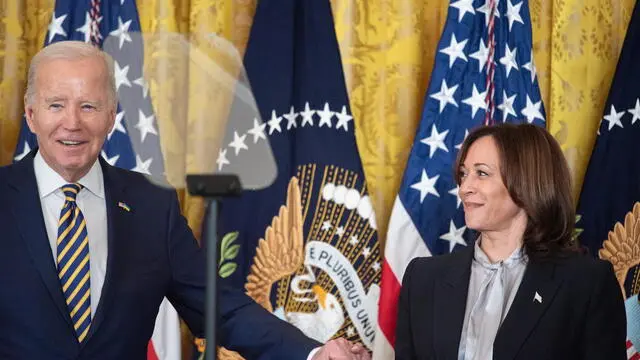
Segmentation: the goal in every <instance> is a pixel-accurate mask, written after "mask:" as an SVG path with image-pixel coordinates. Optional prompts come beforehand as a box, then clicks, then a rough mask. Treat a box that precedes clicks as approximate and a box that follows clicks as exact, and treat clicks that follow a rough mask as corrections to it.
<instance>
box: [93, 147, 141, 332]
mask: <svg viewBox="0 0 640 360" xmlns="http://www.w3.org/2000/svg"><path fill="white" fill-rule="evenodd" d="M100 164H101V165H102V173H103V176H104V188H105V205H106V208H107V222H108V224H107V238H108V250H107V251H108V255H107V271H106V274H105V279H104V284H103V285H102V295H101V297H100V301H99V303H98V308H97V309H96V313H95V315H94V316H93V319H92V320H91V327H90V329H89V334H88V335H87V338H86V339H85V341H84V343H85V344H86V343H87V342H88V341H89V340H90V339H91V337H92V336H93V334H95V333H96V331H97V330H98V328H99V327H100V325H101V324H102V323H103V321H104V318H105V316H106V314H108V313H109V307H110V304H111V303H112V301H113V297H114V293H115V292H116V291H115V287H116V286H117V283H118V278H119V269H120V266H119V265H118V262H119V260H120V258H121V256H120V254H121V251H124V250H123V249H122V244H126V242H127V241H126V237H127V234H128V231H127V230H128V229H130V227H131V226H132V223H131V213H129V212H127V211H124V210H123V209H122V208H120V207H119V206H118V203H119V202H120V201H125V195H126V194H125V182H124V181H123V180H122V179H120V177H119V176H118V173H117V172H116V171H115V169H114V168H113V167H111V166H110V165H108V164H106V163H105V162H104V160H103V159H102V158H100Z"/></svg>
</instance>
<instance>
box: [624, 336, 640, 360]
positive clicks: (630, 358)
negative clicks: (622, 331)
mask: <svg viewBox="0 0 640 360" xmlns="http://www.w3.org/2000/svg"><path fill="white" fill-rule="evenodd" d="M627 360H640V353H639V352H638V350H636V348H635V347H634V346H633V343H632V342H631V340H629V339H627Z"/></svg>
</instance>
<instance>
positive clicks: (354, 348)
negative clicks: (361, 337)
mask: <svg viewBox="0 0 640 360" xmlns="http://www.w3.org/2000/svg"><path fill="white" fill-rule="evenodd" d="M312 360H371V355H369V352H368V351H367V349H366V348H365V347H364V346H362V345H360V344H355V345H354V344H352V343H351V342H349V341H348V340H346V339H343V338H340V339H334V340H330V341H329V342H327V343H326V344H324V346H323V347H321V348H320V351H318V352H317V353H316V354H315V355H314V356H313V358H312Z"/></svg>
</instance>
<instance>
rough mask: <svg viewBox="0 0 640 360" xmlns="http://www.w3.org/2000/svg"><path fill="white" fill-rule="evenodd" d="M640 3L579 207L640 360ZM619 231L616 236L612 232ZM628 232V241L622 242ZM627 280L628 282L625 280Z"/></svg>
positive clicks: (587, 240)
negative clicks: (611, 274)
mask: <svg viewBox="0 0 640 360" xmlns="http://www.w3.org/2000/svg"><path fill="white" fill-rule="evenodd" d="M638 61H640V3H636V6H635V9H634V10H633V14H632V16H631V21H630V23H629V26H628V28H627V35H626V37H625V39H624V43H623V45H622V52H621V53H620V58H619V59H618V66H617V68H616V74H615V76H614V78H613V82H612V83H611V88H610V90H609V97H608V99H607V103H606V105H605V108H604V114H603V116H602V122H601V123H600V127H599V129H598V137H597V139H596V143H595V146H594V148H593V152H592V153H591V158H590V159H589V166H588V168H587V173H586V175H585V178H584V185H583V187H582V193H581V194H580V202H579V204H578V215H579V216H580V220H579V221H578V227H579V228H580V230H579V231H580V237H579V239H580V242H581V243H582V244H583V245H585V246H587V247H588V248H589V250H590V252H591V254H592V255H593V256H600V257H601V258H603V259H605V260H608V261H610V262H611V263H612V264H613V268H614V270H615V271H616V274H617V275H618V276H620V278H619V279H618V280H619V281H620V282H621V285H622V289H623V290H624V294H625V297H626V300H625V304H626V312H627V338H628V341H627V357H628V358H629V359H634V360H640V353H638V350H639V349H638V347H639V346H640V303H639V301H638V296H639V295H638V294H639V293H640V252H639V251H637V250H634V249H638V248H640V238H638V237H637V236H634V235H633V234H634V232H633V229H634V228H635V226H637V225H634V224H632V221H630V220H631V219H633V218H634V217H635V218H637V217H638V213H640V186H638V184H639V183H640V158H639V157H638V151H637V148H638V139H640V121H639V120H640V91H639V90H638V82H639V81H640V68H639V67H638ZM614 227H615V228H616V231H613V230H614ZM623 228H624V229H626V232H627V234H629V236H619V235H618V234H620V233H624V231H623V230H622V229H623ZM622 274H624V275H625V276H624V278H623V277H622V276H621V275H622Z"/></svg>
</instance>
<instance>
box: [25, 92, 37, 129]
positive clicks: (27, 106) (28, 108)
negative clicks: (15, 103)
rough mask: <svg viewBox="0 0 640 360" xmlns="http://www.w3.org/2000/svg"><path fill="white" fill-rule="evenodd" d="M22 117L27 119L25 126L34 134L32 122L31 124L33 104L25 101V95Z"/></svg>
mask: <svg viewBox="0 0 640 360" xmlns="http://www.w3.org/2000/svg"><path fill="white" fill-rule="evenodd" d="M24 117H25V118H26V119H27V126H29V130H31V132H32V133H34V134H35V131H34V130H35V129H34V124H33V105H32V104H29V103H28V102H27V97H26V96H25V97H24Z"/></svg>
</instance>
